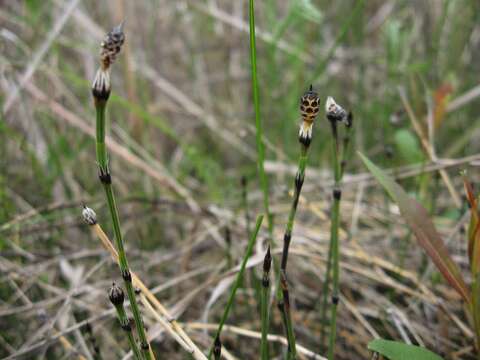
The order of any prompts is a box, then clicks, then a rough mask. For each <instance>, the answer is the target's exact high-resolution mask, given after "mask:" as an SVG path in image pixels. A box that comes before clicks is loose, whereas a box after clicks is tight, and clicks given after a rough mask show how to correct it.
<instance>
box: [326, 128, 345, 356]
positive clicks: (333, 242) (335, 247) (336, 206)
mask: <svg viewBox="0 0 480 360" xmlns="http://www.w3.org/2000/svg"><path fill="white" fill-rule="evenodd" d="M331 125H332V135H333V138H334V141H333V151H332V153H333V154H332V155H333V167H334V177H335V186H334V188H333V209H332V222H331V226H330V246H331V261H332V285H333V286H332V287H333V289H332V296H331V300H332V306H331V315H330V336H329V346H328V359H329V360H333V359H334V357H335V356H334V354H335V339H336V333H337V306H338V299H339V298H338V296H339V294H338V282H339V272H340V271H339V270H340V269H339V244H338V230H339V220H340V199H341V194H342V193H341V190H340V180H341V176H342V171H341V162H340V159H339V156H338V153H339V146H338V134H337V124H336V122H331Z"/></svg>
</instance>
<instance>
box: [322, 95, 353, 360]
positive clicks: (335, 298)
mask: <svg viewBox="0 0 480 360" xmlns="http://www.w3.org/2000/svg"><path fill="white" fill-rule="evenodd" d="M326 115H327V119H328V120H329V122H330V125H331V130H332V138H333V139H332V140H333V141H332V144H333V149H332V162H333V173H334V187H333V192H332V195H333V206H332V220H331V225H330V245H329V250H328V259H327V268H326V272H325V281H324V285H323V289H322V290H323V301H322V308H321V335H320V345H321V346H323V344H324V338H325V324H326V322H327V321H326V313H327V310H326V309H327V299H328V293H329V286H330V273H331V272H332V293H331V314H330V334H329V342H328V359H329V360H333V359H334V358H335V340H336V334H337V307H338V302H339V277H340V267H339V238H338V232H339V226H340V200H341V197H342V191H341V189H340V182H341V180H342V176H343V172H344V168H345V157H346V151H347V150H348V144H349V141H350V129H351V127H352V121H353V116H352V114H351V113H349V114H348V115H347V113H346V112H345V110H344V109H343V108H342V107H341V106H339V105H337V103H336V102H335V100H333V98H331V97H328V99H327V102H326ZM341 122H343V123H345V124H346V127H347V133H346V135H345V138H344V141H343V153H342V157H341V158H340V155H339V153H340V146H339V145H340V144H339V139H338V128H337V126H338V123H341Z"/></svg>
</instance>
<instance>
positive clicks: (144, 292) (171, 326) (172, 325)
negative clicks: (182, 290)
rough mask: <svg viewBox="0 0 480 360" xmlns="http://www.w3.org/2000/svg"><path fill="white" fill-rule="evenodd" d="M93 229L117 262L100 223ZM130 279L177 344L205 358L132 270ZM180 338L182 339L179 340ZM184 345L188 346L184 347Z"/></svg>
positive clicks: (197, 356) (93, 226) (197, 358)
mask: <svg viewBox="0 0 480 360" xmlns="http://www.w3.org/2000/svg"><path fill="white" fill-rule="evenodd" d="M92 228H93V231H94V232H95V234H96V235H97V236H98V238H99V239H100V241H101V242H102V245H103V246H104V247H105V248H106V249H107V251H108V252H109V253H110V255H111V256H112V259H113V260H114V261H115V262H118V253H117V250H115V248H114V246H113V244H112V242H111V241H110V239H109V238H108V236H107V235H106V234H105V232H104V231H103V230H102V228H101V227H100V225H98V224H95V225H92ZM132 281H133V285H134V286H136V287H138V288H139V289H140V291H141V293H142V299H143V298H146V299H148V301H150V302H151V303H152V304H153V305H154V306H155V308H157V310H158V311H159V312H160V313H161V315H163V316H164V317H165V318H166V319H167V321H168V324H167V322H160V323H161V325H163V326H166V330H167V332H168V333H169V334H172V332H175V333H176V334H177V335H176V336H173V337H174V339H175V340H176V341H177V342H179V344H180V345H181V346H182V347H184V348H185V350H187V351H188V352H189V353H192V356H193V357H194V359H196V360H206V359H207V358H206V356H205V355H204V354H203V353H202V352H201V351H200V349H199V348H198V347H197V346H196V345H195V343H194V342H193V341H192V340H191V339H190V337H189V336H188V335H187V334H186V333H185V331H184V330H183V329H182V328H181V327H180V326H179V325H178V323H177V321H176V320H175V319H174V318H173V317H172V316H171V315H170V314H169V312H168V311H167V309H166V308H165V307H164V306H163V305H162V304H161V303H160V301H158V299H157V298H156V297H155V295H153V294H152V292H151V291H150V290H149V289H148V288H147V287H146V286H145V284H144V283H143V282H142V280H140V278H139V277H138V276H137V275H136V274H135V273H134V272H132ZM147 308H148V309H149V310H150V311H152V310H154V308H153V307H150V306H147ZM159 316H160V315H158V314H157V315H155V318H156V319H157V320H158V317H159ZM180 339H182V341H179V340H180ZM185 345H187V346H188V348H187V347H185Z"/></svg>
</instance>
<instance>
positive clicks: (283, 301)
mask: <svg viewBox="0 0 480 360" xmlns="http://www.w3.org/2000/svg"><path fill="white" fill-rule="evenodd" d="M319 109H320V98H319V96H318V94H317V93H316V92H315V91H313V87H312V85H310V89H309V90H308V91H307V92H306V93H305V94H304V95H303V96H302V97H301V98H300V114H301V116H302V124H301V126H300V131H299V134H298V141H299V142H300V146H301V150H300V151H301V152H300V158H299V160H298V170H297V173H296V175H295V190H294V194H293V202H292V207H291V208H290V213H289V215H288V220H287V225H286V227H285V234H284V236H283V251H282V260H281V264H280V279H279V280H280V285H281V298H280V302H279V308H280V309H281V311H282V318H283V322H284V327H285V331H286V335H287V339H288V352H289V358H292V359H294V358H295V357H296V345H295V333H294V329H293V323H292V319H291V313H290V300H289V291H288V282H287V262H288V250H289V248H290V242H291V240H292V231H293V224H294V221H295V214H296V213H297V206H298V200H299V199H300V192H301V191H302V186H303V181H304V180H305V168H306V166H307V158H308V149H309V148H310V143H311V141H312V131H313V122H314V120H315V118H316V117H317V114H318V111H319Z"/></svg>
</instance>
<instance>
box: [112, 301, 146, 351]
mask: <svg viewBox="0 0 480 360" xmlns="http://www.w3.org/2000/svg"><path fill="white" fill-rule="evenodd" d="M115 310H117V316H118V321H120V326H121V327H122V329H123V330H124V331H125V333H126V334H127V338H128V343H129V344H130V348H131V349H132V351H133V356H134V358H135V359H137V360H141V359H143V357H142V354H141V353H140V350H139V349H138V346H137V343H136V341H135V338H134V337H133V334H132V326H131V325H130V320H129V319H128V316H127V313H126V312H125V308H124V307H123V304H122V305H117V306H115Z"/></svg>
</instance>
